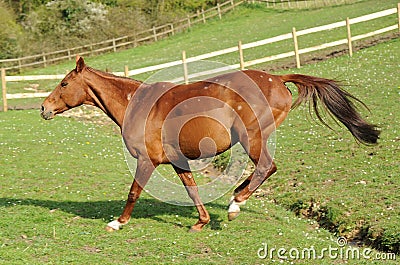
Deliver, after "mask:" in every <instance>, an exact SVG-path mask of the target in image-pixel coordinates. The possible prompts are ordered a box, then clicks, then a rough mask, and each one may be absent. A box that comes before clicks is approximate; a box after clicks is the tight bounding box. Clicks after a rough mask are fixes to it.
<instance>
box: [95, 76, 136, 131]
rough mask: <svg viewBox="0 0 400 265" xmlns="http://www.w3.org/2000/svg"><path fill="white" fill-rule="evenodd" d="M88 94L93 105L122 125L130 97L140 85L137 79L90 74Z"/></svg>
mask: <svg viewBox="0 0 400 265" xmlns="http://www.w3.org/2000/svg"><path fill="white" fill-rule="evenodd" d="M88 83H89V86H90V88H91V91H89V95H90V97H91V98H92V100H93V103H94V104H95V106H97V107H99V108H100V109H101V110H102V111H103V112H104V113H105V114H107V115H108V116H109V117H110V118H111V119H112V120H113V121H114V122H115V123H116V124H117V125H118V126H119V127H121V126H122V123H123V120H124V116H125V110H126V108H127V106H128V103H129V100H130V98H131V97H132V96H133V94H134V93H135V91H136V90H137V88H138V87H139V86H140V85H141V83H140V82H139V81H136V80H133V79H127V78H119V77H110V76H107V77H104V76H101V73H100V74H99V73H94V74H92V76H91V78H90V79H88Z"/></svg>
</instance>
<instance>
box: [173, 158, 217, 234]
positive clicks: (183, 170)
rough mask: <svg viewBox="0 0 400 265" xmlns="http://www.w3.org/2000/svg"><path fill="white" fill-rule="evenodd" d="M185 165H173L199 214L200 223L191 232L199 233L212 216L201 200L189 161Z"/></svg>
mask: <svg viewBox="0 0 400 265" xmlns="http://www.w3.org/2000/svg"><path fill="white" fill-rule="evenodd" d="M184 163H185V165H184V166H183V167H178V166H176V165H173V167H174V169H175V171H176V173H177V174H178V176H179V178H180V179H181V181H182V183H183V185H185V188H186V191H187V193H188V194H189V197H190V198H191V199H192V201H193V203H194V205H195V206H196V208H197V211H198V212H199V221H198V222H197V223H196V224H195V225H193V226H192V227H191V228H190V230H189V232H199V231H201V230H202V228H203V227H204V226H205V225H206V224H208V223H209V222H210V215H209V214H208V212H207V210H206V207H204V204H203V203H202V201H201V199H200V196H199V191H198V188H197V184H196V182H195V180H194V178H193V175H192V172H191V171H190V169H189V164H188V163H187V161H185V162H184Z"/></svg>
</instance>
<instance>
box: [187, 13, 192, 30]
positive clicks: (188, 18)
mask: <svg viewBox="0 0 400 265" xmlns="http://www.w3.org/2000/svg"><path fill="white" fill-rule="evenodd" d="M187 22H188V28H190V27H191V26H192V24H191V23H190V17H189V15H187Z"/></svg>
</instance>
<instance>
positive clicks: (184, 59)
mask: <svg viewBox="0 0 400 265" xmlns="http://www.w3.org/2000/svg"><path fill="white" fill-rule="evenodd" d="M182 64H183V79H184V80H185V84H189V74H188V69H187V62H186V51H182Z"/></svg>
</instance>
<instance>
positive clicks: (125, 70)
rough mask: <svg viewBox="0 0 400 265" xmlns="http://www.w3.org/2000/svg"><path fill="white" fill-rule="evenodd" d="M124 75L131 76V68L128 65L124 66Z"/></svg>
mask: <svg viewBox="0 0 400 265" xmlns="http://www.w3.org/2000/svg"><path fill="white" fill-rule="evenodd" d="M124 76H125V77H128V76H129V68H128V66H127V65H125V67H124Z"/></svg>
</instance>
